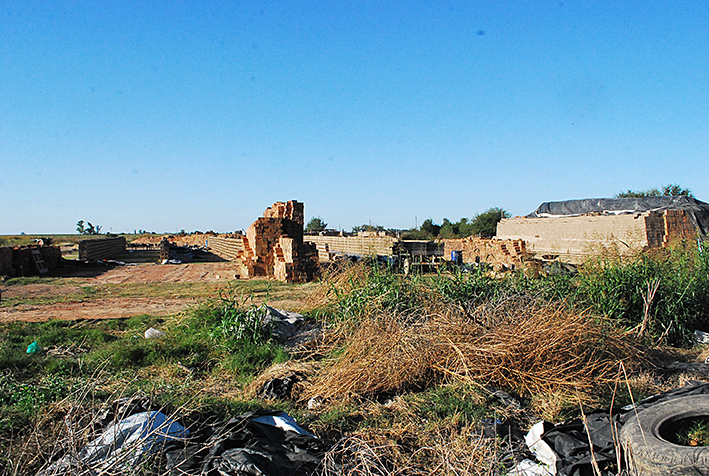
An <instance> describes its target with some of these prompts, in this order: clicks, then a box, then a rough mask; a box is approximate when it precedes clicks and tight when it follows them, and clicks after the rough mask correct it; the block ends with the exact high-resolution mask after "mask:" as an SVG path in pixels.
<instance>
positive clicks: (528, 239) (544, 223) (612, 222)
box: [497, 210, 696, 263]
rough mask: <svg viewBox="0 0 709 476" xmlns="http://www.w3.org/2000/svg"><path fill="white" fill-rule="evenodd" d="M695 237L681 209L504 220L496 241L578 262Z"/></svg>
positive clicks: (499, 227)
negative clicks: (603, 253)
mask: <svg viewBox="0 0 709 476" xmlns="http://www.w3.org/2000/svg"><path fill="white" fill-rule="evenodd" d="M693 237H696V231H695V230H694V227H693V225H692V223H691V222H690V220H689V218H688V217H687V216H686V215H685V213H684V211H682V210H668V211H663V212H643V213H635V214H625V215H582V216H569V217H549V218H546V217H545V218H526V217H515V218H503V219H502V221H500V222H499V223H498V224H497V238H498V239H521V240H524V241H525V243H526V248H527V251H528V252H530V253H533V254H534V255H535V257H537V258H543V259H555V258H556V257H558V258H559V259H561V260H563V261H569V262H572V263H579V262H581V261H583V260H584V259H585V258H586V257H588V256H591V255H593V254H595V253H598V252H599V251H601V250H603V249H606V250H613V251H615V252H618V253H620V254H621V255H626V254H632V253H634V252H637V251H640V250H643V249H647V248H657V247H662V246H666V245H667V244H668V243H669V242H670V241H672V240H673V239H680V238H683V239H689V238H693Z"/></svg>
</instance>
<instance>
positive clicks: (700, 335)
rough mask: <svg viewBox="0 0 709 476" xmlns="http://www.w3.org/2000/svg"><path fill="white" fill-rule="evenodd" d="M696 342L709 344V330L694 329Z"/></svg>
mask: <svg viewBox="0 0 709 476" xmlns="http://www.w3.org/2000/svg"><path fill="white" fill-rule="evenodd" d="M694 342H696V343H697V344H709V332H704V331H694Z"/></svg>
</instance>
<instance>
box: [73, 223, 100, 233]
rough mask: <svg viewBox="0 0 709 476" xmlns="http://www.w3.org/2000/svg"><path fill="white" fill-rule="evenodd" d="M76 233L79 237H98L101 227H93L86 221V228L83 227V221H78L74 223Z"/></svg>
mask: <svg viewBox="0 0 709 476" xmlns="http://www.w3.org/2000/svg"><path fill="white" fill-rule="evenodd" d="M76 231H78V232H79V234H80V235H100V234H101V225H95V226H94V225H93V224H92V223H91V222H90V221H87V222H86V226H84V220H79V221H78V222H76Z"/></svg>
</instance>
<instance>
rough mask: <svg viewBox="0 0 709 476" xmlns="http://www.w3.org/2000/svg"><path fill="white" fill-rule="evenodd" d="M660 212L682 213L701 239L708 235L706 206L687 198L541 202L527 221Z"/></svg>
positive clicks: (589, 199) (694, 199) (593, 199)
mask: <svg viewBox="0 0 709 476" xmlns="http://www.w3.org/2000/svg"><path fill="white" fill-rule="evenodd" d="M663 210H684V211H685V213H687V215H688V216H689V218H690V220H692V223H693V224H694V226H696V227H697V228H698V229H699V231H700V232H701V233H702V234H703V235H707V234H709V203H704V202H701V201H699V200H697V199H696V198H691V197H642V198H584V199H581V200H564V201H561V202H544V203H542V204H541V205H539V208H537V209H536V210H534V211H533V212H532V213H530V214H529V215H527V218H540V217H560V216H579V215H586V214H600V215H621V214H627V213H642V212H651V211H663Z"/></svg>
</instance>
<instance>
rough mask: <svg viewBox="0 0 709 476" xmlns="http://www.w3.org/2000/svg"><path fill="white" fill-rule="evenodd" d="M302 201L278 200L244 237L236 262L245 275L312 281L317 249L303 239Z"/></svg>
mask: <svg viewBox="0 0 709 476" xmlns="http://www.w3.org/2000/svg"><path fill="white" fill-rule="evenodd" d="M303 222H304V215H303V204H302V203H300V202H297V201H295V200H291V201H289V202H276V203H275V204H273V205H272V206H271V207H269V208H267V209H266V211H265V212H264V214H263V216H262V217H261V218H259V219H257V220H256V221H255V222H254V223H252V224H251V226H250V227H249V229H248V230H246V236H242V237H236V238H234V239H237V240H241V243H242V246H241V248H242V249H241V251H240V252H239V254H238V256H237V261H239V262H240V264H241V270H240V274H241V276H242V277H245V278H251V277H254V276H267V277H273V278H275V279H277V280H279V281H284V282H296V283H300V282H306V281H311V280H312V279H314V278H315V276H317V274H318V272H319V264H318V258H317V256H318V253H317V248H316V246H315V245H314V244H312V243H304V242H303ZM233 248H236V246H234V247H233Z"/></svg>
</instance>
